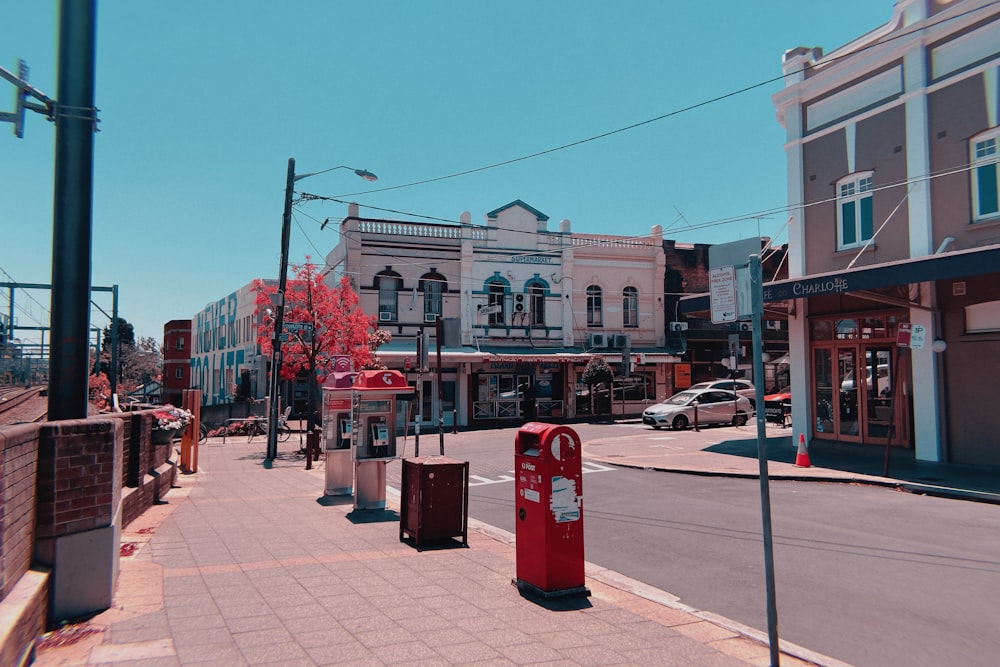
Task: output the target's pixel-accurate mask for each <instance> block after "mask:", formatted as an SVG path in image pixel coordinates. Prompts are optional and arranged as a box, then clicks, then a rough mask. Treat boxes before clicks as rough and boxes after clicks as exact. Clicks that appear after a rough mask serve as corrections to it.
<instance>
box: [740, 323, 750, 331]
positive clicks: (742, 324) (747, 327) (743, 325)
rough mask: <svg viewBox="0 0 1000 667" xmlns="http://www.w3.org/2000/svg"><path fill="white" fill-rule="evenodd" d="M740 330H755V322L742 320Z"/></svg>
mask: <svg viewBox="0 0 1000 667" xmlns="http://www.w3.org/2000/svg"><path fill="white" fill-rule="evenodd" d="M740 331H753V324H752V323H751V322H740Z"/></svg>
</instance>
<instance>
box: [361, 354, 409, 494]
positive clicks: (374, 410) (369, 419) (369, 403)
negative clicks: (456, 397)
mask: <svg viewBox="0 0 1000 667" xmlns="http://www.w3.org/2000/svg"><path fill="white" fill-rule="evenodd" d="M351 394H352V396H351V415H352V417H353V420H352V425H351V429H352V436H353V446H354V483H355V490H354V506H355V507H356V508H357V509H385V466H386V463H387V462H388V461H391V460H392V459H395V458H398V457H397V455H396V425H397V424H400V423H402V424H405V423H406V420H405V415H406V411H407V408H408V403H409V399H412V396H413V387H411V386H409V385H408V384H407V383H406V378H405V377H403V374H402V373H400V372H399V371H389V370H384V371H360V372H359V373H357V375H355V377H354V383H353V385H352V392H351ZM400 411H401V412H402V414H403V417H402V418H400V417H398V416H397V415H398V414H400Z"/></svg>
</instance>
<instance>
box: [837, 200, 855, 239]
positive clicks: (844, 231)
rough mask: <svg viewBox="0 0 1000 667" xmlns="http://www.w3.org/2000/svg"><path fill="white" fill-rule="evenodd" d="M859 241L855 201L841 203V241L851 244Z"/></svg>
mask: <svg viewBox="0 0 1000 667" xmlns="http://www.w3.org/2000/svg"><path fill="white" fill-rule="evenodd" d="M857 242H858V234H857V227H856V225H855V223H854V202H852V201H849V202H844V203H843V204H841V205H840V243H841V245H851V244H854V243H857Z"/></svg>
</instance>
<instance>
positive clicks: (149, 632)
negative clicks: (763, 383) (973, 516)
mask: <svg viewBox="0 0 1000 667" xmlns="http://www.w3.org/2000/svg"><path fill="white" fill-rule="evenodd" d="M262 452H263V443H262V442H261V443H249V444H248V443H240V442H237V441H234V440H230V441H229V442H228V443H227V444H226V445H221V444H219V443H216V442H212V441H210V443H209V444H208V445H206V446H203V447H202V448H201V451H200V454H199V461H200V465H201V468H202V469H201V470H200V471H199V472H198V473H197V474H194V475H185V476H182V477H181V478H180V480H179V483H178V486H177V488H175V489H172V490H171V492H170V493H169V494H168V495H167V498H166V501H167V502H166V503H165V504H163V505H157V506H155V507H154V508H152V509H151V510H150V511H149V512H147V513H146V514H144V515H143V516H142V517H140V518H139V519H137V520H136V521H135V522H134V523H133V525H130V526H128V527H126V528H125V529H124V530H123V532H122V539H123V541H135V542H136V544H137V550H136V551H135V553H134V554H133V555H132V556H129V557H125V558H123V559H122V570H121V572H122V574H121V577H120V581H119V588H118V591H117V595H116V598H115V605H114V607H113V608H112V609H110V610H108V611H107V612H104V613H103V614H99V615H97V616H95V617H94V618H93V619H91V620H90V621H88V622H87V624H88V625H89V627H91V628H93V629H94V630H95V631H96V635H95V638H94V639H92V640H91V641H90V642H89V643H87V644H85V645H83V644H81V646H79V647H77V649H76V650H75V651H71V650H68V648H67V649H52V650H46V651H40V652H39V654H38V659H37V662H36V664H38V665H41V666H43V667H45V666H48V665H109V666H111V667H121V666H123V665H127V664H142V665H143V666H144V667H147V666H148V665H160V664H162V665H170V666H171V667H173V666H174V665H184V666H188V665H223V666H228V665H234V666H236V665H241V666H242V665H283V666H287V665H338V666H340V665H352V664H357V665H366V666H367V665H403V664H413V665H464V664H476V663H479V664H484V665H486V664H489V665H505V664H510V665H522V664H547V665H619V664H637V665H638V664H642V665H647V664H671V665H699V666H702V667H713V666H716V665H718V666H728V665H750V664H762V663H761V659H762V657H763V658H764V659H765V660H766V656H767V655H768V651H767V647H766V646H763V645H761V644H759V643H758V642H755V641H751V640H749V639H747V638H745V637H743V636H741V635H739V634H738V633H736V632H734V631H732V630H729V629H727V628H724V627H722V626H719V625H715V624H714V623H710V622H707V621H705V620H704V619H702V618H699V617H698V616H695V615H692V614H691V613H689V612H688V611H684V610H682V609H680V608H672V607H670V606H664V605H663V604H658V603H656V602H651V601H650V600H647V599H644V598H641V597H638V596H636V595H634V594H633V593H631V592H629V591H628V590H625V589H623V588H618V587H615V585H614V584H611V585H608V584H606V583H603V581H598V580H593V581H591V580H589V579H588V582H587V583H588V586H589V587H590V588H591V590H592V591H593V595H592V597H589V598H586V599H578V600H574V601H564V602H549V603H544V604H542V603H538V602H535V601H532V600H530V599H527V598H524V597H522V596H521V595H520V594H519V593H518V592H517V590H516V589H515V588H514V587H513V586H511V583H510V580H511V577H512V575H513V572H514V569H515V556H514V548H513V545H512V544H511V542H510V541H509V539H506V540H505V539H503V538H502V537H500V538H498V537H496V536H495V535H494V533H493V532H488V533H487V532H479V531H477V530H472V531H470V535H469V546H468V548H454V549H431V550H424V551H416V550H414V549H413V548H412V547H410V546H408V545H406V544H403V543H401V542H399V539H398V522H399V519H398V515H397V514H396V513H395V511H393V510H392V508H391V507H390V509H389V510H386V511H379V512H375V513H364V512H362V513H359V512H358V511H355V510H353V508H352V506H351V505H350V503H349V502H348V503H329V502H317V500H318V499H319V498H320V496H321V491H322V485H323V470H322V462H319V464H318V465H317V466H316V468H315V469H314V470H312V471H305V470H304V465H303V461H302V460H301V458H300V457H298V456H296V455H295V454H294V453H284V454H282V455H281V456H279V458H278V459H276V460H275V462H274V466H273V467H272V468H271V469H265V468H264V467H263V465H262ZM140 531H141V532H140ZM661 593H662V592H661ZM662 597H663V598H664V599H669V594H665V593H663V594H662ZM783 664H803V663H801V662H799V661H796V660H794V659H791V657H790V656H789V659H788V660H783Z"/></svg>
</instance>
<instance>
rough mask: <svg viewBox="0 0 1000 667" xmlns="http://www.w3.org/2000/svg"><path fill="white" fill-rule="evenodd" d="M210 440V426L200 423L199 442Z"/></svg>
mask: <svg viewBox="0 0 1000 667" xmlns="http://www.w3.org/2000/svg"><path fill="white" fill-rule="evenodd" d="M206 440H208V427H207V426H205V425H204V424H198V442H205V441H206Z"/></svg>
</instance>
